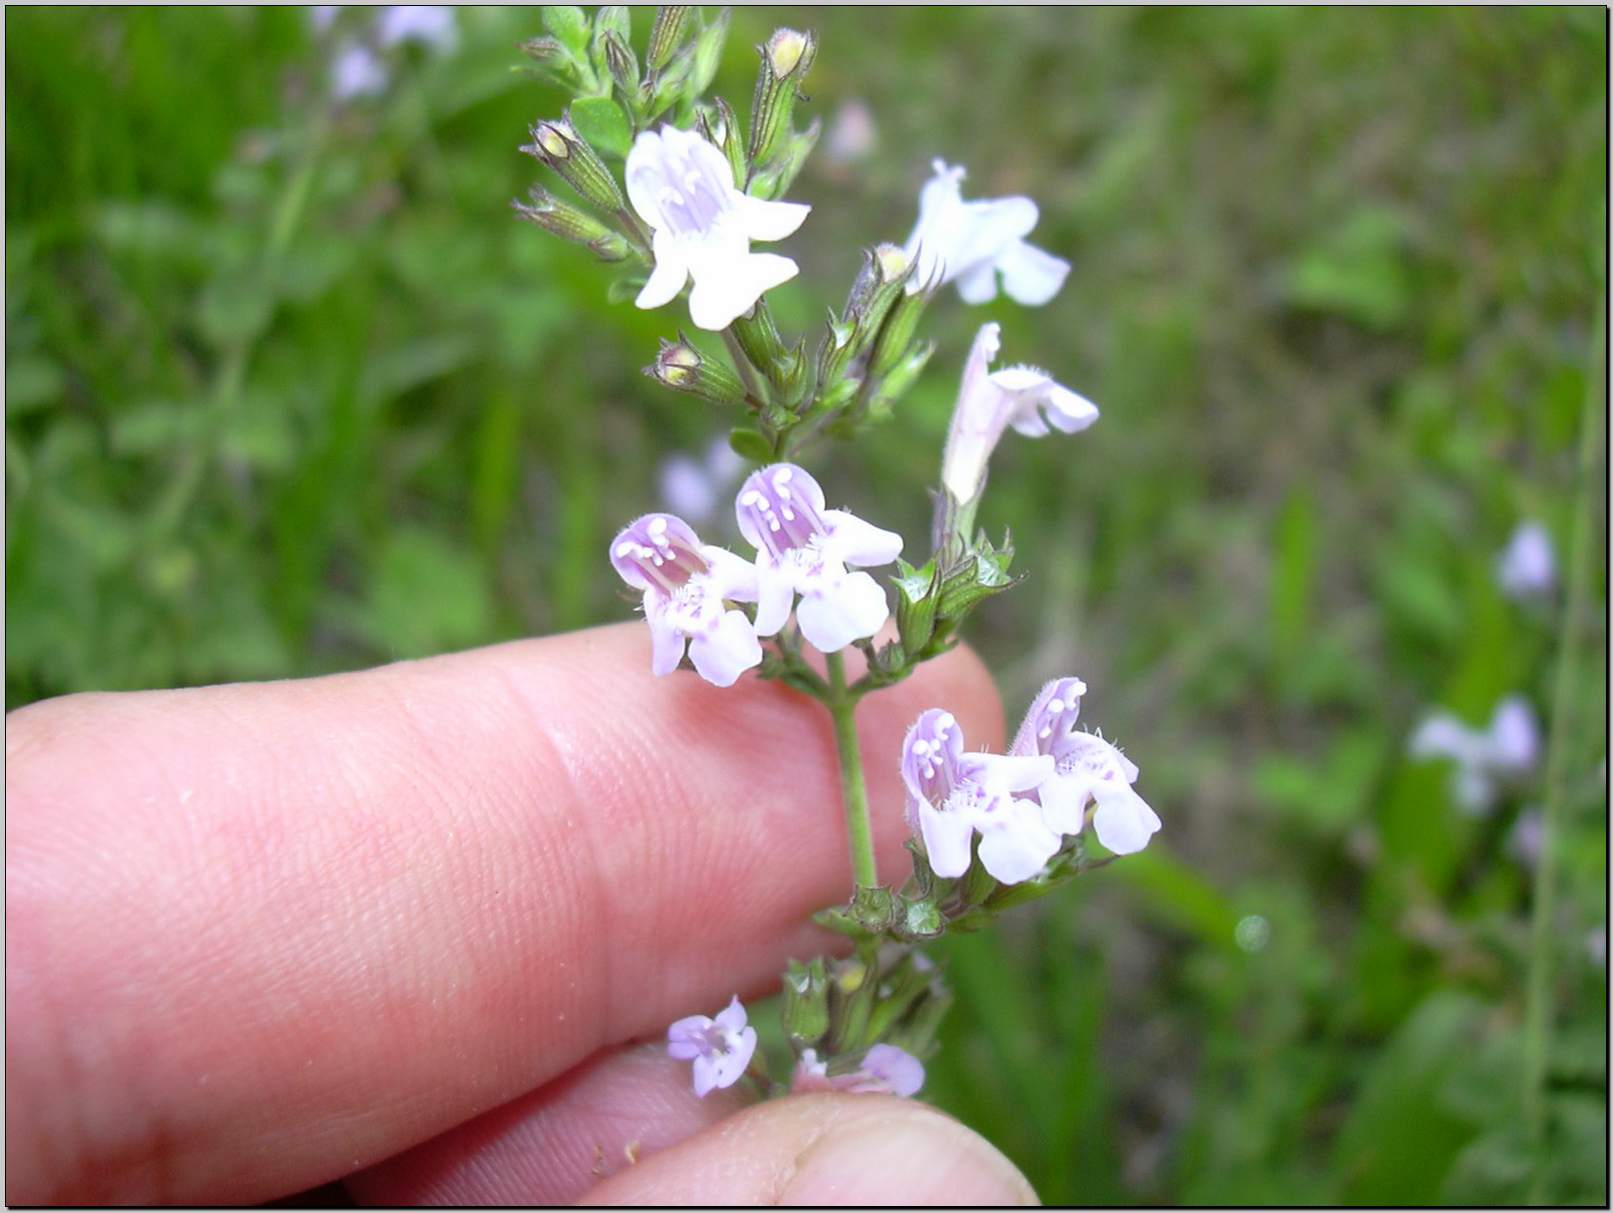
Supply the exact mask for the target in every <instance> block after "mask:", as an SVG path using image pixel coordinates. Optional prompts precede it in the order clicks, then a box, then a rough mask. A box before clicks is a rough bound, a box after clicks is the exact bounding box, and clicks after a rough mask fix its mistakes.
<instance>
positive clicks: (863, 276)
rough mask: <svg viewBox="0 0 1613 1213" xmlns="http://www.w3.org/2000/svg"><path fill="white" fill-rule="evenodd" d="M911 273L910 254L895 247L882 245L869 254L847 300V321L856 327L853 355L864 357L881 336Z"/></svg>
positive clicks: (853, 339)
mask: <svg viewBox="0 0 1613 1213" xmlns="http://www.w3.org/2000/svg"><path fill="white" fill-rule="evenodd" d="M912 272H913V266H912V263H911V262H909V261H908V259H907V254H906V253H904V252H903V251H902V250H901V249H900V248H898V247H897V246H896V245H894V244H881V245H878V246H877V247H875V248H873V249H871V250H869V252H868V253H867V255H866V258H865V259H864V261H863V268H862V271H861V272H860V273H859V274H858V275H857V280H856V281H855V282H854V283H852V286H851V294H850V296H849V297H848V298H847V299H846V312H845V315H846V319H847V320H849V321H851V322H852V323H853V324H854V325H856V333H855V335H854V336H853V338H852V342H851V344H852V353H853V355H856V354H860V353H862V351H863V350H865V349H867V348H868V347H869V346H871V345H872V344H873V343H874V339H875V338H876V337H878V336H879V333H880V328H881V326H883V325H884V323H885V316H886V314H887V313H888V312H890V310H891V307H892V305H893V304H895V303H896V302H897V300H898V299H900V298H901V297H902V294H903V291H902V287H903V285H904V284H905V283H906V282H907V278H908V275H909V274H911V273H912Z"/></svg>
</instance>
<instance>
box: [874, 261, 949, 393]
mask: <svg viewBox="0 0 1613 1213" xmlns="http://www.w3.org/2000/svg"><path fill="white" fill-rule="evenodd" d="M898 251H900V250H898ZM902 281H903V283H904V284H906V285H905V287H904V289H903V291H902V293H901V296H900V298H898V299H897V300H896V301H895V303H894V304H893V305H892V306H891V309H890V313H889V315H887V316H886V317H885V323H884V325H883V327H881V329H880V331H879V340H878V341H877V342H876V343H875V344H874V353H873V356H872V357H871V358H869V360H868V369H869V372H870V373H871V374H874V375H886V374H889V373H890V372H891V371H892V370H893V369H894V368H895V367H896V365H897V364H898V363H900V362H901V361H902V359H903V358H904V357H906V356H907V353H908V348H909V347H910V346H911V345H912V343H913V334H914V333H916V332H918V326H919V319H920V318H921V317H922V316H923V315H924V309H925V308H926V307H928V306H929V303H930V298H931V296H932V295H933V293H934V292H933V291H929V290H925V291H914V290H912V267H911V266H910V267H909V269H908V273H907V275H906V276H905V277H904V278H903V279H902Z"/></svg>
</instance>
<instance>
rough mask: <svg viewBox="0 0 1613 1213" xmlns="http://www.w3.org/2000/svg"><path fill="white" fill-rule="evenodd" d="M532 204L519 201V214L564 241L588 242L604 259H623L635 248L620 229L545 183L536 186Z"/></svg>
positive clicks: (532, 194) (531, 197) (596, 254)
mask: <svg viewBox="0 0 1613 1213" xmlns="http://www.w3.org/2000/svg"><path fill="white" fill-rule="evenodd" d="M529 197H530V199H531V205H527V204H526V203H521V202H517V203H515V204H514V206H515V210H516V213H517V214H518V215H520V216H521V218H523V219H525V220H527V221H528V222H530V223H535V224H537V225H538V226H539V227H541V228H543V229H544V230H545V231H550V232H553V233H554V234H555V235H556V236H559V237H560V238H561V239H562V240H569V241H571V242H572V243H573V244H581V245H586V246H587V247H588V248H589V249H591V250H593V252H594V255H595V256H597V257H598V258H599V259H600V260H601V261H621V260H623V259H624V258H626V257H627V256H628V254H630V253H631V252H632V251H633V249H632V246H631V245H630V244H628V242H627V240H626V239H625V238H624V237H623V236H622V235H621V233H620V232H616V231H613V230H612V229H611V228H609V227H607V226H605V224H603V223H601V222H600V221H599V220H598V219H597V218H595V217H594V216H593V215H591V214H589V213H588V212H587V211H585V210H582V209H580V208H578V207H575V206H572V205H571V204H570V203H569V202H562V201H561V200H560V199H559V198H556V197H555V196H554V195H553V194H551V193H550V192H549V191H548V190H546V189H544V188H543V187H542V186H534V187H533V189H532V192H531V194H530V195H529Z"/></svg>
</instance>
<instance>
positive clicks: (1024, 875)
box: [902, 708, 1059, 884]
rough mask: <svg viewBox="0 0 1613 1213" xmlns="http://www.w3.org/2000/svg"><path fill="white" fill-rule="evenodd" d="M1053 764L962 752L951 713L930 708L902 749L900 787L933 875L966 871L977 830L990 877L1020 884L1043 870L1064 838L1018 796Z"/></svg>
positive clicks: (1030, 802) (1038, 757) (1048, 773)
mask: <svg viewBox="0 0 1613 1213" xmlns="http://www.w3.org/2000/svg"><path fill="white" fill-rule="evenodd" d="M1053 766H1054V764H1053V760H1052V759H1051V758H1048V757H1046V756H1044V755H1031V756H1029V757H1025V756H1019V755H1009V754H985V753H978V752H977V753H965V752H964V749H963V729H962V728H961V727H960V726H959V725H958V722H957V718H956V717H954V716H953V715H952V713H951V712H946V711H942V710H941V709H940V708H930V709H929V710H928V711H926V712H925V713H924V714H923V715H921V716H920V717H919V718H918V720H917V721H916V722H915V723H914V725H913V727H912V728H911V729H909V730H908V731H907V737H906V739H905V740H904V741H903V743H902V781H903V783H905V784H906V785H907V822H908V825H909V826H910V827H911V828H912V829H913V830H914V831H915V832H917V833H918V834H919V835H920V836H921V837H922V838H923V839H924V852H925V854H926V855H927V856H928V857H929V863H930V867H931V869H932V870H933V871H934V872H935V874H936V875H937V876H962V875H963V874H964V873H965V872H967V871H968V870H969V862H970V847H971V844H972V842H973V839H974V835H975V834H976V833H977V832H978V833H979V835H980V863H981V866H982V867H984V868H985V869H986V871H987V872H989V873H990V874H991V875H992V877H993V878H995V879H997V880H1000V881H1001V882H1002V883H1003V884H1018V883H1019V882H1020V881H1022V880H1029V879H1030V878H1031V877H1032V876H1035V875H1036V874H1037V873H1038V872H1040V871H1041V870H1042V868H1043V867H1045V866H1046V865H1047V861H1048V860H1049V859H1051V858H1053V854H1054V852H1056V851H1057V850H1058V849H1059V836H1058V834H1057V833H1055V832H1054V831H1052V830H1050V829H1049V828H1048V827H1047V825H1046V824H1045V823H1044V822H1043V820H1042V812H1041V809H1040V808H1039V807H1038V806H1037V804H1036V802H1035V801H1034V800H1029V799H1026V798H1024V797H1022V796H1019V795H1016V793H1023V792H1028V791H1031V790H1032V789H1034V788H1036V787H1039V786H1040V785H1041V784H1043V783H1044V782H1045V781H1046V780H1047V779H1048V778H1049V777H1050V776H1051V775H1052V774H1053Z"/></svg>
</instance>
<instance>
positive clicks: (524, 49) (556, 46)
mask: <svg viewBox="0 0 1613 1213" xmlns="http://www.w3.org/2000/svg"><path fill="white" fill-rule="evenodd" d="M521 53H522V54H524V55H526V57H527V58H529V59H532V60H535V61H536V62H538V63H541V64H543V65H544V66H545V67H549V66H553V65H557V64H559V63H561V62H564V61H566V60H569V59H570V58H571V54H570V52H568V51H567V50H566V48H565V47H564V46H562V45H561V44H560V42H559V41H558V40H557V39H554V38H528V39H527V40H526V41H525V42H523V43H521Z"/></svg>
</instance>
